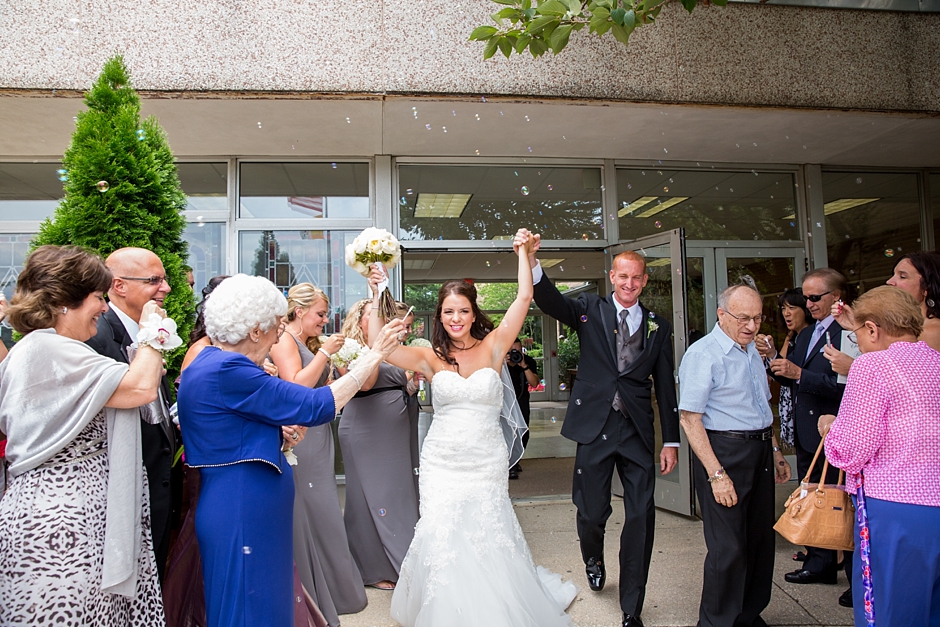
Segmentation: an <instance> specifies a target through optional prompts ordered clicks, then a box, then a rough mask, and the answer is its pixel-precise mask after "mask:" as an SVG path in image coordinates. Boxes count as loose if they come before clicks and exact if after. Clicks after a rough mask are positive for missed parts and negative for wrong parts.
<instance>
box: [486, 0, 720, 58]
mask: <svg viewBox="0 0 940 627" xmlns="http://www.w3.org/2000/svg"><path fill="white" fill-rule="evenodd" d="M493 2H495V3H496V4H499V5H505V7H506V8H504V9H501V10H499V11H497V12H496V13H493V14H492V15H491V16H490V17H491V18H492V19H493V21H494V22H496V26H488V25H487V26H478V27H477V28H475V29H474V30H473V32H472V33H471V34H470V40H471V41H482V42H485V45H484V47H483V59H484V60H486V59H489V58H490V57H492V56H493V55H494V54H496V51H497V50H499V51H500V52H501V53H503V55H504V56H505V57H506V58H507V59H508V58H509V57H510V56H511V55H512V53H513V52H515V53H517V54H522V53H523V52H525V50H526V49H528V51H529V53H530V54H531V55H532V56H533V57H540V56H542V55H543V54H545V53H546V52H548V51H549V50H551V51H552V54H556V55H557V54H558V53H559V52H561V51H562V50H564V49H565V46H567V45H568V40H569V38H570V37H571V33H572V32H575V31H580V30H582V29H584V27H585V26H587V28H588V32H589V33H592V34H595V35H597V36H598V37H603V36H604V35H606V34H607V33H608V32H609V33H612V34H613V36H614V38H615V39H617V41H619V42H620V43H622V44H623V45H627V44H628V43H629V41H630V35H631V34H632V33H633V31H634V30H636V29H637V28H639V27H640V26H643V25H644V24H652V23H654V22H655V21H656V17H657V16H658V15H659V12H660V11H661V10H662V8H663V7H664V6H666V5H667V4H669V3H670V2H680V3H681V4H682V6H683V7H684V8H685V10H686V11H688V12H689V13H691V12H692V10H693V9H694V8H695V7H696V6H697V5H698V4H715V5H718V6H725V5H726V4H727V3H728V0H493Z"/></svg>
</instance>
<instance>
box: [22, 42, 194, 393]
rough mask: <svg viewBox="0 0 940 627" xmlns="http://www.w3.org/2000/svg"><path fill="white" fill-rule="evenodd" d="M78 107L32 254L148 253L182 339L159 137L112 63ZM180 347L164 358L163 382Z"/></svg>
mask: <svg viewBox="0 0 940 627" xmlns="http://www.w3.org/2000/svg"><path fill="white" fill-rule="evenodd" d="M85 104H86V105H87V106H88V110H87V111H83V112H81V113H79V114H78V117H77V123H76V125H75V133H74V134H73V135H72V143H71V145H70V146H69V148H68V149H67V150H66V151H65V155H64V157H63V159H62V170H60V171H59V178H60V179H62V180H63V185H64V186H65V198H64V200H63V201H62V203H61V204H60V205H59V206H58V207H57V208H56V211H55V214H54V215H53V216H52V218H51V219H47V220H46V221H44V222H43V224H42V226H41V227H40V229H39V234H38V235H37V237H36V238H35V239H34V240H33V247H36V246H42V245H44V244H58V245H64V244H75V245H79V246H85V247H87V248H90V249H92V250H95V251H97V252H98V253H100V254H101V255H102V256H103V257H107V256H108V255H109V254H111V253H112V252H114V251H115V250H117V249H119V248H123V247H126V246H136V247H139V248H146V249H148V250H152V251H153V252H155V253H156V254H157V255H158V256H159V257H160V259H161V260H162V261H163V267H164V268H165V269H166V278H167V281H168V282H169V283H170V287H171V288H172V291H171V292H170V294H169V295H168V296H167V298H166V303H165V306H166V310H167V314H168V315H169V316H170V317H171V318H173V319H174V320H176V322H177V324H178V326H179V334H180V337H182V338H184V339H185V338H187V337H188V336H189V330H190V328H191V327H192V322H193V320H194V302H193V300H194V299H193V292H192V290H191V289H190V288H189V285H188V284H187V283H186V272H185V271H184V270H183V266H184V265H185V263H186V256H187V244H186V242H185V241H183V238H182V235H183V229H184V228H185V227H186V220H185V218H184V217H183V214H182V211H183V209H185V208H186V195H185V194H184V193H183V190H182V187H181V186H180V181H179V176H178V174H177V170H176V164H175V163H174V159H173V153H172V151H171V150H170V146H169V144H168V142H167V138H166V133H165V132H164V130H163V129H162V128H161V127H160V124H159V123H158V122H157V120H156V118H154V117H149V118H147V119H145V120H141V119H140V98H139V96H138V95H137V92H136V91H134V89H133V88H132V87H131V83H130V77H129V76H128V73H127V68H126V67H125V65H124V60H123V58H122V57H120V56H116V57H113V58H111V59H109V60H108V61H107V63H105V65H104V69H103V70H102V72H101V76H100V77H99V78H98V80H97V81H96V82H95V84H94V86H93V87H92V88H91V89H90V90H89V91H88V92H86V93H85ZM185 348H186V346H185V344H184V345H183V346H182V347H181V348H180V349H177V350H176V351H175V352H174V353H171V354H170V355H168V356H167V362H168V365H169V370H170V372H171V376H174V377H175V374H176V372H178V368H179V365H180V363H181V362H182V358H183V355H184V354H185Z"/></svg>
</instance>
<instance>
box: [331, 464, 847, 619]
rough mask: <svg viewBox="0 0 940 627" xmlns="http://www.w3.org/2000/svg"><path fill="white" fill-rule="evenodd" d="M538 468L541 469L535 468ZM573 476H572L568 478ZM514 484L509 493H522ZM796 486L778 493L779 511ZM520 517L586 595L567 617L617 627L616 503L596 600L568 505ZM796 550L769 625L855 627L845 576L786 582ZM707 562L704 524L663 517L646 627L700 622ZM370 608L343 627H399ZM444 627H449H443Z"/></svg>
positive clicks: (531, 505) (786, 557) (373, 600)
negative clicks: (842, 598)
mask: <svg viewBox="0 0 940 627" xmlns="http://www.w3.org/2000/svg"><path fill="white" fill-rule="evenodd" d="M534 465H535V466H537V464H534ZM527 470H529V471H532V472H531V474H530V475H529V476H530V477H531V479H530V481H534V480H536V478H535V475H537V474H538V468H531V467H529V468H527ZM569 476H570V475H569ZM525 479H526V473H523V480H522V481H520V482H515V481H514V482H512V484H513V486H512V489H511V491H512V492H516V491H517V490H518V488H516V487H515V484H517V483H519V484H521V483H523V481H525ZM794 485H795V484H792V483H791V484H789V485H787V486H780V487H779V488H778V495H777V496H778V499H777V500H778V509H780V510H781V511H782V503H783V500H785V499H786V495H787V494H788V493H789V491H790V490H792V489H793V486H794ZM514 502H515V508H516V514H517V516H518V517H519V522H520V523H521V524H522V528H523V529H524V530H525V534H526V538H527V540H528V542H529V546H530V547H531V549H532V554H533V556H534V557H535V561H536V563H537V564H542V565H543V566H546V567H547V568H550V569H551V570H553V571H555V572H560V573H562V574H563V576H564V577H566V578H571V579H573V581H574V582H575V583H576V584H577V585H578V586H579V587H580V588H581V590H580V592H579V594H578V596H577V597H576V598H575V600H574V602H573V603H572V604H571V607H570V608H569V609H568V613H569V615H570V616H571V618H572V619H573V620H574V622H575V624H576V625H578V627H617V626H619V625H620V608H619V602H618V598H617V579H618V573H617V570H618V569H617V549H618V544H619V543H618V542H617V541H616V540H615V538H617V537H618V536H619V529H620V526H621V525H622V524H623V508H622V506H621V505H620V502H619V501H618V500H617V499H615V500H614V504H613V506H614V513H613V515H612V516H611V519H610V521H609V523H608V527H607V528H608V532H609V535H608V537H609V539H610V541H609V542H608V543H607V544H608V546H607V555H606V558H607V564H608V565H609V566H610V568H609V570H608V574H607V575H608V576H607V587H606V588H605V589H604V591H603V592H600V593H596V592H591V591H590V589H588V587H587V583H586V581H585V578H584V570H583V566H582V563H581V556H580V551H579V549H578V541H577V533H576V532H575V510H574V506H573V505H572V504H571V501H570V499H569V497H567V496H566V495H559V496H550V495H546V496H535V497H531V498H515V499H514ZM795 550H796V549H795V547H794V546H793V545H791V544H790V543H789V542H786V541H785V540H783V539H782V538H780V537H779V536H778V537H777V557H776V562H775V576H774V589H773V596H772V598H771V602H770V605H769V606H768V607H767V609H766V610H765V611H764V613H763V617H764V620H766V621H767V623H768V624H769V625H794V626H809V625H837V626H850V625H852V612H851V610H849V609H846V608H842V607H840V606H839V605H838V603H837V599H838V597H839V595H840V594H841V593H842V592H843V591H844V590H845V589H846V587H847V583H846V580H845V575H844V574H843V573H840V574H839V584H838V585H835V586H830V585H810V586H806V585H803V586H800V585H793V584H788V583H786V582H785V581H784V579H783V575H784V574H785V573H786V572H789V571H791V570H793V569H794V568H795V566H796V562H793V561H792V559H791V556H792V554H793V552H794V551H795ZM704 559H705V541H704V539H703V537H702V522H701V521H700V520H697V519H689V518H685V517H682V516H676V515H674V514H669V513H666V512H662V511H660V512H657V516H656V541H655V544H654V547H653V563H652V567H651V569H650V582H649V586H648V588H647V598H646V606H645V608H644V610H643V615H642V618H643V622H644V623H645V624H646V625H647V627H658V626H659V627H666V626H670V627H671V626H676V627H688V626H692V625H695V624H696V622H697V620H698V603H699V598H700V595H701V589H702V565H703V562H704ZM367 593H368V597H369V606H368V607H367V608H366V609H365V610H363V611H362V612H360V613H359V614H350V615H346V616H342V617H341V619H342V625H343V627H385V626H389V627H393V626H395V625H397V623H395V622H394V621H392V620H391V618H389V613H388V609H389V603H390V600H391V593H390V592H381V591H379V590H374V589H371V588H369V589H368V591H367ZM441 627H446V626H443V625H442V626H441Z"/></svg>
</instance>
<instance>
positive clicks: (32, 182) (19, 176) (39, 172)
mask: <svg viewBox="0 0 940 627" xmlns="http://www.w3.org/2000/svg"><path fill="white" fill-rule="evenodd" d="M67 176H68V173H67V172H65V170H62V166H61V165H60V164H58V163H0V220H44V219H45V218H48V217H50V216H51V215H52V214H53V213H54V212H55V208H56V206H57V205H58V204H59V201H60V200H61V199H62V197H63V196H64V195H65V192H64V190H63V189H62V183H63V179H65V178H66V177H67ZM66 180H67V179H66Z"/></svg>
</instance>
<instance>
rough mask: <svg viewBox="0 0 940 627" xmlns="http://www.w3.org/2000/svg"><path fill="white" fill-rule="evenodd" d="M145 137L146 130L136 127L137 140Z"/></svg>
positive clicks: (142, 139)
mask: <svg viewBox="0 0 940 627" xmlns="http://www.w3.org/2000/svg"><path fill="white" fill-rule="evenodd" d="M145 139H147V131H145V130H144V129H142V128H139V129H137V141H139V142H142V141H144V140H145Z"/></svg>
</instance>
